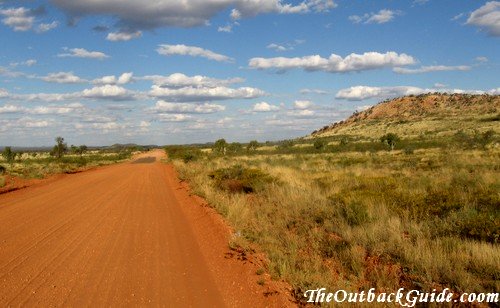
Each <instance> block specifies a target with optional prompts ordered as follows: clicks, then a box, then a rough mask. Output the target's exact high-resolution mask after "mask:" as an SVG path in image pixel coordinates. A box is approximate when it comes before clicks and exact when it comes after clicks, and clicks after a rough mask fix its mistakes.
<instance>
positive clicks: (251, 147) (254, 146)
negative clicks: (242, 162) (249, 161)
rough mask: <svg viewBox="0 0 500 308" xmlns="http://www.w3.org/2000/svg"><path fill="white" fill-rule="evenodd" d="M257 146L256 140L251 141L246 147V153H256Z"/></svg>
mask: <svg viewBox="0 0 500 308" xmlns="http://www.w3.org/2000/svg"><path fill="white" fill-rule="evenodd" d="M259 146H260V144H259V142H258V141H257V140H252V141H250V142H249V143H248V145H247V151H256V150H257V148H258V147H259Z"/></svg>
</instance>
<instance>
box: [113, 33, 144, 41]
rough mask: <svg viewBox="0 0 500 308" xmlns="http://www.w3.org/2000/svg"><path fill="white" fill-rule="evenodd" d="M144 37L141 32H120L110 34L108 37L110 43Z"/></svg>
mask: <svg viewBox="0 0 500 308" xmlns="http://www.w3.org/2000/svg"><path fill="white" fill-rule="evenodd" d="M141 36H142V32H141V31H132V32H130V31H120V32H110V33H108V35H107V36H106V39H107V40H108V41H112V42H118V41H130V40H132V39H135V38H139V37H141Z"/></svg>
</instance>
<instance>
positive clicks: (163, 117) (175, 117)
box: [155, 114, 193, 122]
mask: <svg viewBox="0 0 500 308" xmlns="http://www.w3.org/2000/svg"><path fill="white" fill-rule="evenodd" d="M155 118H156V119H157V120H158V121H160V122H187V121H191V120H192V119H193V117H192V116H190V115H186V114H158V115H156V117H155Z"/></svg>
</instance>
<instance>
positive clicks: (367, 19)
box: [349, 9, 401, 24]
mask: <svg viewBox="0 0 500 308" xmlns="http://www.w3.org/2000/svg"><path fill="white" fill-rule="evenodd" d="M397 15H401V12H400V11H392V10H387V9H384V10H380V11H378V12H377V13H370V14H368V13H366V14H364V15H362V16H359V15H352V16H349V20H350V21H351V22H353V23H355V24H359V23H364V24H385V23H387V22H390V21H391V20H393V19H394V17H396V16H397Z"/></svg>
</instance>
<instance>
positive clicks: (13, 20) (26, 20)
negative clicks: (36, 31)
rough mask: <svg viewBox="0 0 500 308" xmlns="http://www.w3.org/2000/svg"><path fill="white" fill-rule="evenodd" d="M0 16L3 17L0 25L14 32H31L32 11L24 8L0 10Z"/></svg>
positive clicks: (33, 18)
mask: <svg viewBox="0 0 500 308" xmlns="http://www.w3.org/2000/svg"><path fill="white" fill-rule="evenodd" d="M0 15H2V16H4V18H3V19H2V23H3V24H4V25H6V26H9V27H11V28H12V29H14V31H28V30H31V28H33V23H34V22H35V17H34V16H33V14H32V11H31V10H30V9H27V8H24V7H18V8H8V9H0Z"/></svg>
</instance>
